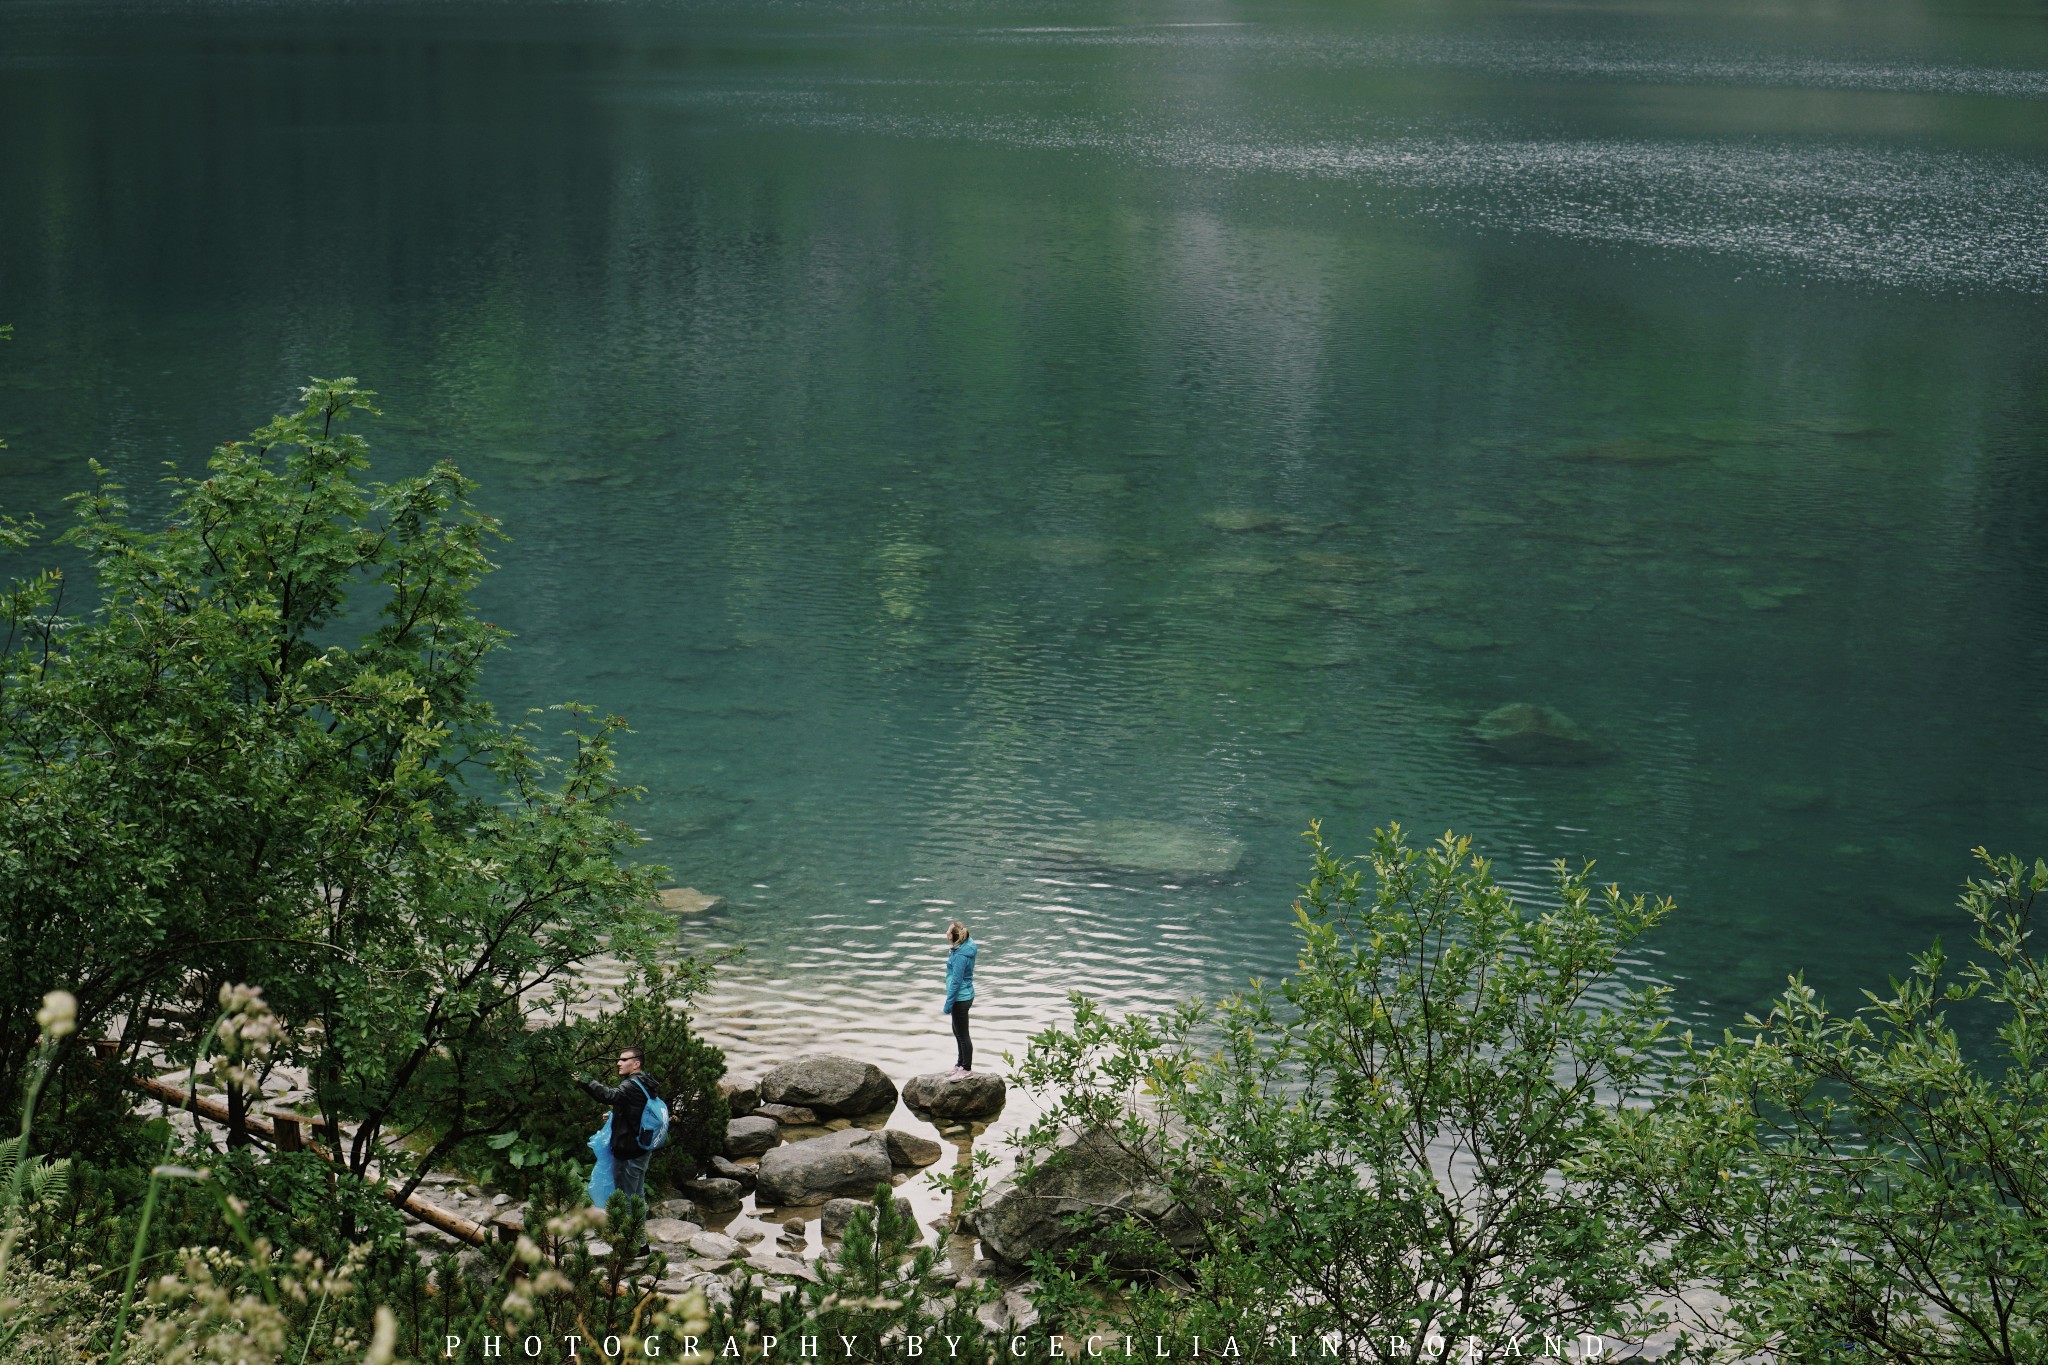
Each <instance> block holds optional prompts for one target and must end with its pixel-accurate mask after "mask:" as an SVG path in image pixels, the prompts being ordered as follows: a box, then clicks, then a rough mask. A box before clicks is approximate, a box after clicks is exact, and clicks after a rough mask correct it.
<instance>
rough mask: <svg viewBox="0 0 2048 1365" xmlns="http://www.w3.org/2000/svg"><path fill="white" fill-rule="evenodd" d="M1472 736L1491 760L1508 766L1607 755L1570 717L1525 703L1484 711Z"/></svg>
mask: <svg viewBox="0 0 2048 1365" xmlns="http://www.w3.org/2000/svg"><path fill="white" fill-rule="evenodd" d="M1472 736H1473V738H1475V739H1477V740H1478V741H1479V742H1480V743H1481V744H1483V745H1485V746H1486V748H1487V750H1488V752H1490V753H1491V754H1493V756H1494V757H1495V758H1500V759H1505V760H1506V761H1507V762H1509V763H1531V764H1543V765H1552V766H1555V765H1560V764H1573V763H1597V762H1599V761H1600V760H1601V759H1603V758H1605V757H1606V756H1607V754H1606V751H1605V750H1604V749H1602V748H1601V747H1600V741H1599V740H1597V739H1594V738H1593V737H1592V736H1591V735H1589V734H1587V733H1586V731H1585V729H1584V728H1583V727H1582V726H1580V724H1579V723H1578V722H1577V721H1575V720H1573V719H1572V718H1571V717H1570V716H1567V715H1565V714H1564V713H1563V712H1562V711H1553V710H1551V709H1550V708H1549V707H1547V706H1534V705H1531V704H1530V703H1528V702H1525V701H1518V702H1511V703H1510V704H1508V705H1506V706H1503V707H1500V708H1498V709H1497V710H1493V711H1489V712H1487V713H1486V714H1485V715H1484V716H1483V717H1481V718H1480V721H1479V724H1478V725H1476V726H1474V727H1473V729H1472Z"/></svg>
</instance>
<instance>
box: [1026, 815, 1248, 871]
mask: <svg viewBox="0 0 2048 1365" xmlns="http://www.w3.org/2000/svg"><path fill="white" fill-rule="evenodd" d="M1049 851H1050V852H1052V853H1054V854H1056V855H1058V856H1060V857H1063V858H1068V859H1071V860H1073V861H1076V862H1082V863H1087V864H1089V865H1091V866H1094V867H1101V868H1107V869H1110V870H1113V871H1118V872H1143V873H1149V874H1153V875H1157V876H1166V877H1222V876H1226V875H1228V874H1229V873H1231V872H1234V871H1235V870H1236V869H1237V865H1238V864H1239V863H1240V862H1242V861H1243V860H1244V845H1243V844H1242V843H1240V842H1239V841H1238V840H1236V839H1233V838H1231V837H1230V836H1229V835H1227V834H1211V833H1210V832H1209V831H1207V830H1202V829H1191V828H1189V827H1188V826H1185V825H1169V824H1167V823H1165V822H1164V821H1160V820H1090V821H1087V822H1085V823H1083V824H1080V825H1076V826H1075V827H1074V828H1073V829H1071V830H1069V831H1067V832H1066V833H1065V834H1064V835H1061V836H1059V837H1057V838H1055V840H1054V841H1053V842H1052V844H1051V846H1050V849H1049Z"/></svg>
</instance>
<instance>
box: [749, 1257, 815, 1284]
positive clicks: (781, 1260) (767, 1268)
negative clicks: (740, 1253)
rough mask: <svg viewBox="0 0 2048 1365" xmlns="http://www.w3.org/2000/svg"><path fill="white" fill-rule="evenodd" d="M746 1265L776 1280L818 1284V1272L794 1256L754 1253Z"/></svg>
mask: <svg viewBox="0 0 2048 1365" xmlns="http://www.w3.org/2000/svg"><path fill="white" fill-rule="evenodd" d="M747 1264H748V1265H750V1266H752V1267H754V1268H755V1269H756V1270H758V1271H760V1272H761V1273H762V1274H763V1275H773V1276H775V1277H776V1278H777V1279H781V1280H809V1281H810V1282H811V1283H812V1284H816V1283H817V1282H818V1272H817V1271H815V1270H813V1269H811V1267H810V1265H809V1264H808V1263H806V1262H804V1261H800V1260H798V1259H797V1258H796V1257H794V1256H777V1255H772V1254H763V1253H756V1254H755V1255H754V1256H753V1257H751V1258H750V1259H749V1260H748V1262H747Z"/></svg>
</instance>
